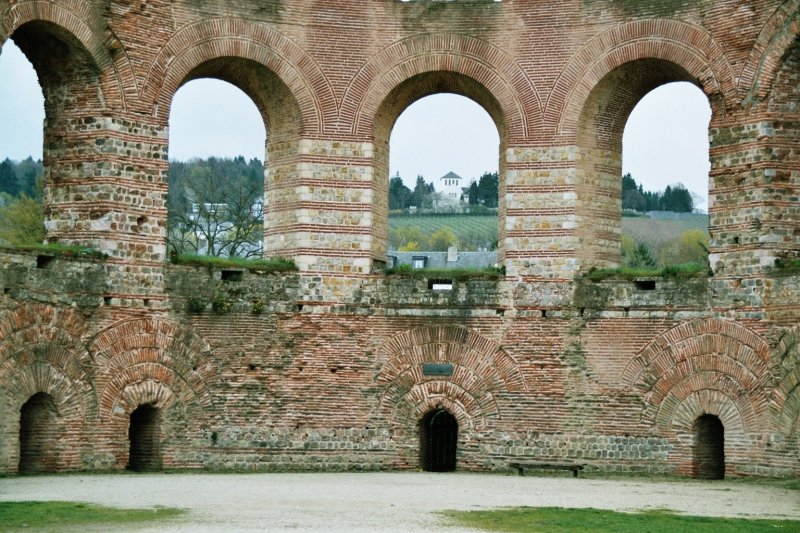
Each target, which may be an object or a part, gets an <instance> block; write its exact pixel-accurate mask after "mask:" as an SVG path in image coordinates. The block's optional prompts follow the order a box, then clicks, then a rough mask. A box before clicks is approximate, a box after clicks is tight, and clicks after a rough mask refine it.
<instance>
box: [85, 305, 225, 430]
mask: <svg viewBox="0 0 800 533" xmlns="http://www.w3.org/2000/svg"><path fill="white" fill-rule="evenodd" d="M91 349H92V352H93V353H94V354H95V359H96V360H97V364H98V368H100V369H102V372H101V374H100V375H99V376H98V379H97V388H98V396H99V398H100V415H101V417H102V418H104V419H105V418H108V417H110V416H113V415H114V409H115V407H116V406H117V405H119V404H120V402H122V403H123V404H125V405H127V404H128V403H129V401H127V400H126V398H128V399H129V398H131V393H130V391H131V390H134V391H135V390H139V391H146V390H150V389H147V388H145V389H142V388H141V386H140V385H137V384H141V383H147V382H154V383H159V384H160V386H163V387H165V388H167V389H169V391H170V394H169V395H165V393H159V395H158V397H160V398H167V397H169V398H172V397H174V398H175V399H176V400H177V401H180V402H181V403H182V404H183V405H185V406H189V405H194V406H196V407H198V408H202V409H207V408H210V407H211V405H212V398H211V396H210V394H209V393H208V390H207V387H208V385H209V384H210V383H212V382H213V381H214V380H215V379H216V377H217V372H216V369H215V367H214V366H213V364H212V363H211V362H210V358H209V355H210V352H211V348H210V346H209V345H208V343H207V342H205V341H204V340H203V339H202V338H200V337H199V336H198V335H197V334H195V333H194V332H193V331H191V330H190V329H188V328H185V327H182V326H178V325H176V324H174V323H172V322H168V321H166V320H161V319H157V318H151V319H135V320H129V321H126V322H122V323H119V324H116V325H113V326H111V327H110V328H108V329H106V330H105V331H103V332H101V333H100V334H99V335H98V336H97V337H96V338H95V340H94V342H93V343H92V346H91ZM131 387H134V388H133V389H131ZM142 400H143V401H144V400H146V398H143V399H142ZM151 401H153V400H152V399H151V400H146V401H144V403H149V402H151Z"/></svg>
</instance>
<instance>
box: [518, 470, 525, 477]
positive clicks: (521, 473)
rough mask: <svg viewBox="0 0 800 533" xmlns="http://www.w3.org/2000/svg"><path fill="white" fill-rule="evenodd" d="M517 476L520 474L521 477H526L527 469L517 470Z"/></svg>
mask: <svg viewBox="0 0 800 533" xmlns="http://www.w3.org/2000/svg"><path fill="white" fill-rule="evenodd" d="M517 474H519V475H520V476H524V475H525V469H524V468H517Z"/></svg>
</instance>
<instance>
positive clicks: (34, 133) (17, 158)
mask: <svg viewBox="0 0 800 533" xmlns="http://www.w3.org/2000/svg"><path fill="white" fill-rule="evenodd" d="M0 102H2V104H0V124H2V125H3V127H2V128H0V243H7V244H11V245H18V246H24V245H29V244H38V243H41V242H43V241H44V237H45V231H44V222H43V220H44V212H43V209H42V201H43V199H42V190H43V189H42V187H43V183H42V179H43V172H44V170H43V164H42V151H43V134H44V131H43V129H42V124H43V123H44V118H45V110H44V96H43V95H42V89H41V87H40V85H39V79H38V77H37V75H36V71H35V70H34V68H33V65H31V63H30V61H28V59H27V58H26V57H25V55H24V54H23V52H22V51H21V50H20V49H19V48H18V47H17V45H16V44H15V43H14V42H13V41H12V40H11V39H9V40H7V41H6V42H5V43H3V48H2V53H0Z"/></svg>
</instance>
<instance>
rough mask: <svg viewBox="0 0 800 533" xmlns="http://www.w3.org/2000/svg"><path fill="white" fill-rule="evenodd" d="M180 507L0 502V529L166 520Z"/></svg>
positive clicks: (50, 527)
mask: <svg viewBox="0 0 800 533" xmlns="http://www.w3.org/2000/svg"><path fill="white" fill-rule="evenodd" d="M184 513H186V511H185V510H183V509H175V508H166V507H157V508H153V509H116V508H113V507H104V506H102V505H94V504H91V503H82V502H58V501H48V502H37V501H24V502H0V524H2V526H0V529H2V530H4V531H8V530H14V531H15V530H23V529H25V530H37V529H38V530H48V531H52V530H54V529H55V530H57V529H58V528H69V527H74V526H89V525H92V526H103V525H113V524H134V523H141V522H153V521H162V520H168V519H171V518H175V517H178V516H180V515H182V514H184Z"/></svg>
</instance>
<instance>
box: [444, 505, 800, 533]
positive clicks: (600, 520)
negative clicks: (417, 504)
mask: <svg viewBox="0 0 800 533" xmlns="http://www.w3.org/2000/svg"><path fill="white" fill-rule="evenodd" d="M442 514H444V516H446V517H448V518H450V519H452V520H453V521H455V522H456V523H457V524H458V525H460V526H465V527H471V528H476V529H482V530H484V531H511V532H524V531H531V532H532V531H536V532H537V533H548V532H559V533H560V532H567V533H569V532H572V531H574V532H586V531H596V532H604V533H605V532H627V531H630V532H647V533H661V532H663V533H674V532H676V531H702V532H703V533H716V532H725V533H738V532H741V533H752V532H757V531H800V520H749V519H744V518H711V517H701V516H684V515H676V514H673V513H671V512H669V511H649V512H644V513H619V512H615V511H602V510H599V509H564V508H561V507H518V508H511V509H498V510H494V511H445V512H444V513H442Z"/></svg>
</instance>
